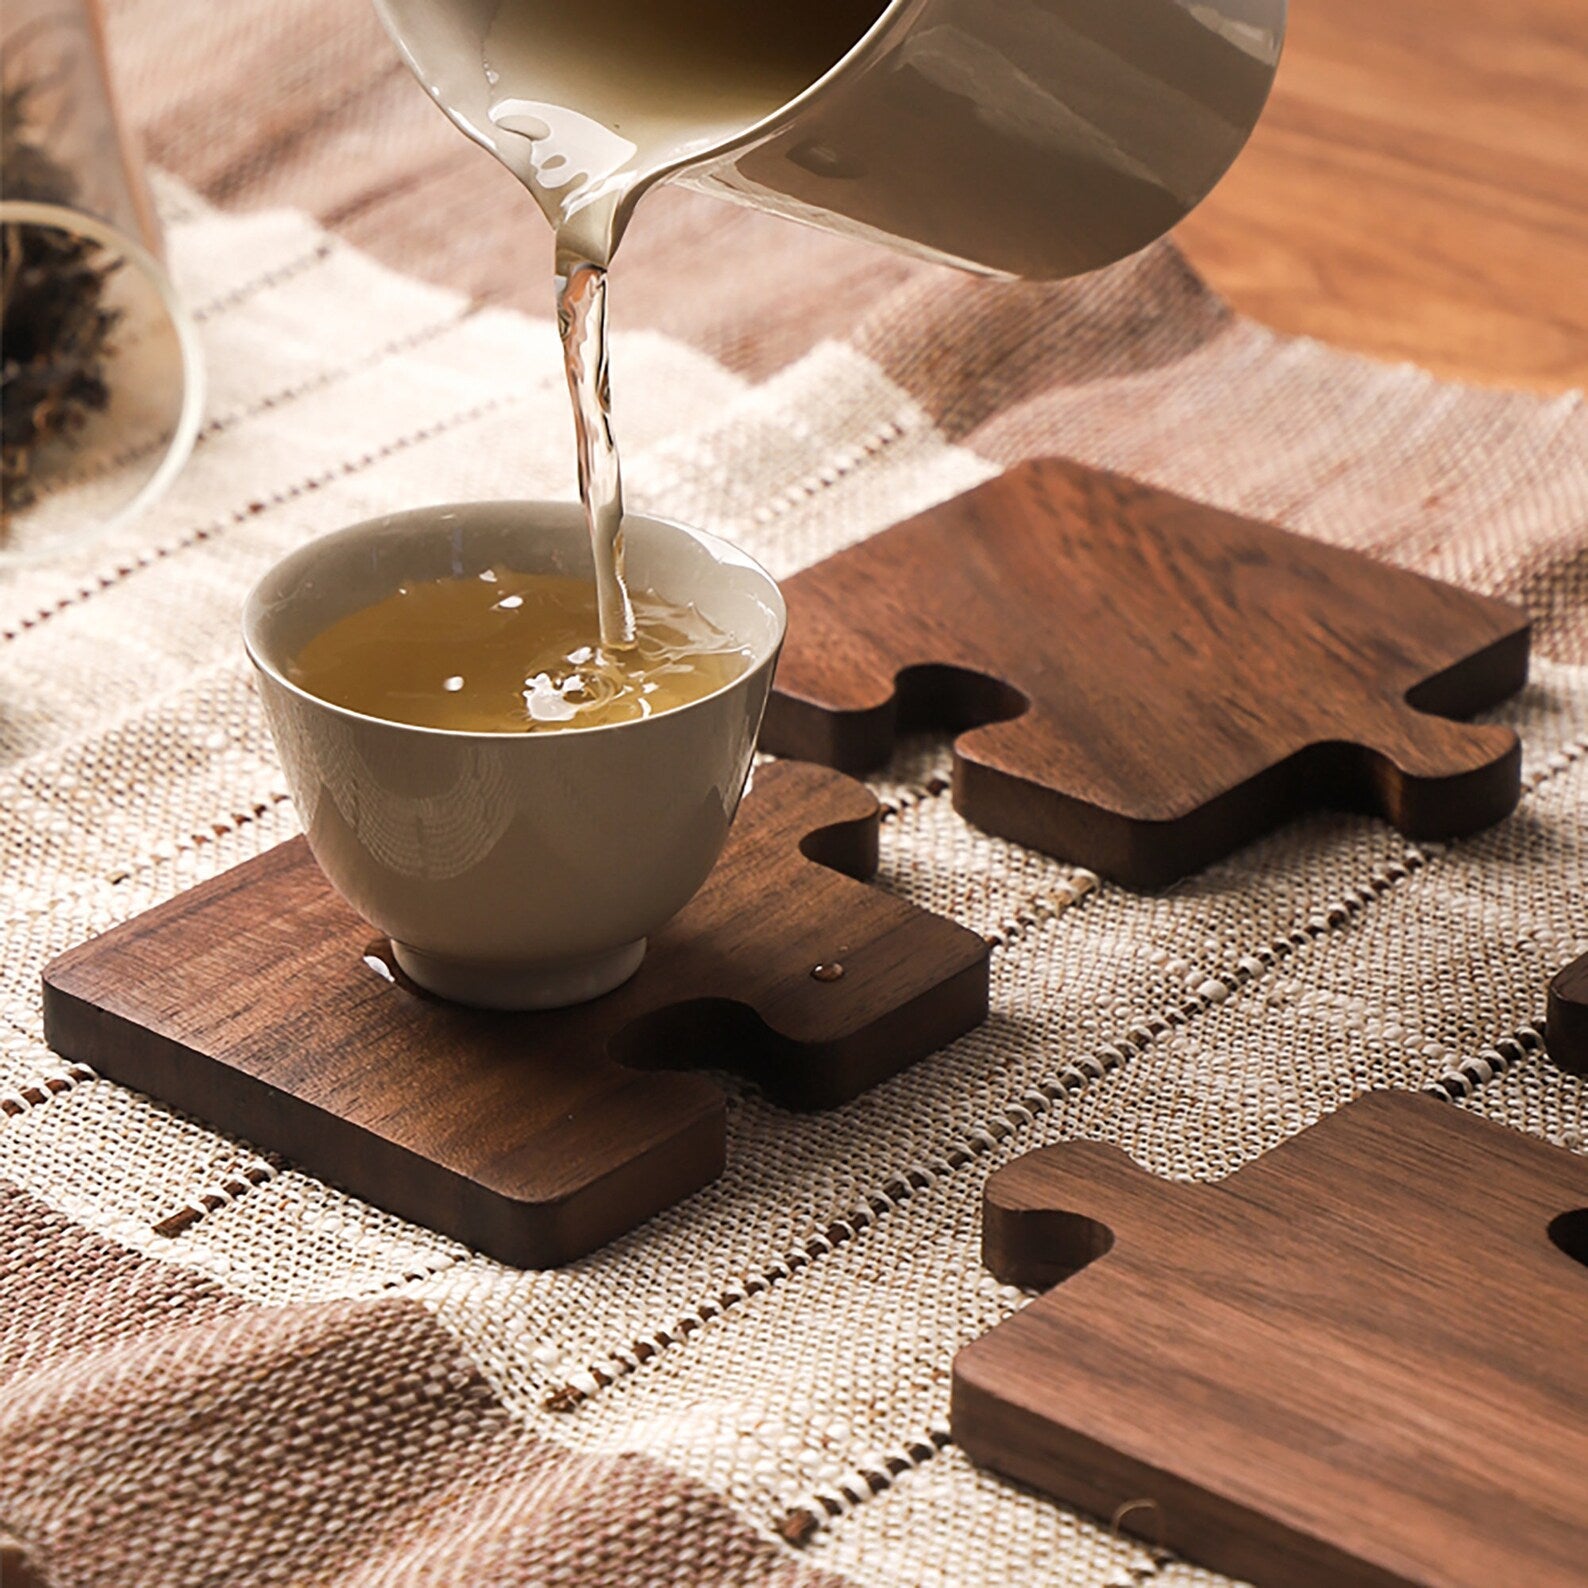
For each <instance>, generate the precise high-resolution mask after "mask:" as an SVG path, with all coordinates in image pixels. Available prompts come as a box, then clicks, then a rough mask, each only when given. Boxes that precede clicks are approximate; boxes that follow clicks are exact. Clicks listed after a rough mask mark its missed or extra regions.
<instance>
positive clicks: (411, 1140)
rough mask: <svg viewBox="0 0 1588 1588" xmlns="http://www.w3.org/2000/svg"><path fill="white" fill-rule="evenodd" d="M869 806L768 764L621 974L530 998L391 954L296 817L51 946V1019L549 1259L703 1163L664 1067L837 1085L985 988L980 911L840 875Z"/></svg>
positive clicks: (162, 1086) (121, 1058) (387, 1198)
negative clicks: (475, 998) (403, 962)
mask: <svg viewBox="0 0 1588 1588" xmlns="http://www.w3.org/2000/svg"><path fill="white" fill-rule="evenodd" d="M877 820H878V807H877V803H876V800H875V798H874V797H873V796H872V795H871V794H870V792H869V791H867V790H866V789H865V788H863V787H861V786H860V785H859V784H856V783H853V782H851V781H850V780H849V779H847V778H841V777H838V776H836V775H835V774H833V773H831V772H827V771H824V770H822V769H819V768H816V767H807V766H796V765H781V766H774V767H764V768H762V769H761V770H760V771H758V772H757V774H756V779H755V784H754V787H753V788H752V790H751V792H750V793H749V794H748V795H746V797H745V801H744V805H743V807H742V809H741V811H740V814H739V818H738V820H737V822H736V823H735V825H734V828H733V831H732V833H731V834H730V836H729V841H728V845H727V848H726V849H725V851H724V854H723V857H722V859H721V860H720V861H719V862H718V865H717V868H716V870H715V871H714V872H713V873H712V875H711V877H710V879H709V880H708V882H707V883H706V885H705V887H704V888H703V889H702V890H701V892H700V893H699V894H698V895H697V896H696V897H695V899H694V900H693V901H692V902H691V903H690V904H689V905H688V906H687V907H686V908H685V910H684V911H683V912H682V914H680V915H679V916H678V917H677V918H676V919H675V920H674V921H673V922H672V923H670V924H669V925H668V926H667V927H666V928H664V929H663V931H662V932H661V933H660V934H659V935H658V936H657V937H656V938H655V939H654V940H653V942H652V944H651V948H650V952H649V953H648V954H647V956H646V959H645V962H644V964H643V965H642V966H641V967H640V970H639V972H638V973H637V974H636V975H635V976H634V978H633V979H632V980H631V981H629V982H628V983H626V984H625V985H624V986H622V987H620V988H618V989H617V990H616V991H615V992H612V993H609V994H607V996H606V997H604V998H601V999H598V1000H596V1001H595V1002H593V1003H589V1004H584V1005H581V1006H579V1007H577V1008H574V1009H566V1010H555V1011H550V1012H546V1013H539V1014H528V1015H504V1014H495V1013H488V1012H485V1011H479V1010H471V1009H464V1008H461V1007H458V1006H455V1005H451V1004H446V1003H443V1002H441V1001H440V1000H438V999H434V998H430V997H427V996H424V995H422V994H419V993H417V992H415V991H410V990H409V989H408V987H407V986H405V985H403V984H401V983H400V982H394V981H393V980H392V977H391V971H390V968H389V966H388V965H387V963H386V960H385V957H384V949H385V945H384V943H383V942H381V941H374V942H372V938H373V936H374V934H373V933H372V932H371V929H370V928H369V927H368V926H366V925H365V924H364V923H363V922H362V921H361V920H359V918H358V917H357V916H356V915H355V914H354V913H353V912H352V910H351V909H350V907H349V906H348V905H346V904H345V903H344V902H343V901H342V900H341V898H340V897H338V895H337V894H335V893H334V892H333V891H332V890H331V888H330V886H329V884H328V883H326V882H325V880H324V878H323V877H322V876H321V874H320V871H319V869H318V868H317V867H316V866H315V864H314V861H313V858H312V856H311V855H310V853H309V850H308V846H307V845H306V844H305V843H304V842H303V840H301V839H296V840H294V841H292V842H291V843H287V844H283V845H281V846H280V847H278V848H276V849H274V850H271V851H269V852H268V853H266V854H264V855H261V856H259V857H258V858H256V859H254V860H251V861H249V862H247V863H246V864H244V865H241V866H238V867H237V868H235V869H234V870H232V871H229V872H227V873H225V874H224V875H222V876H220V877H217V878H215V879H213V880H212V881H210V882H207V883H204V884H202V885H201V886H199V887H197V888H195V889H193V890H192V891H191V892H188V893H186V894H182V895H179V896H178V897H177V898H175V899H172V900H171V901H169V902H168V903H166V904H164V905H162V906H160V907H158V908H157V909H154V910H152V911H150V912H148V913H147V914H146V915H143V916H140V917H138V918H136V919H135V920H132V921H130V922H127V923H126V924H124V925H122V926H120V927H117V928H115V929H114V930H112V931H110V932H108V933H106V934H105V935H104V936H102V937H99V938H96V939H94V940H93V941H92V942H89V943H87V944H84V945H83V946H81V947H79V948H76V949H73V950H70V951H69V952H67V953H66V954H64V955H62V956H61V957H60V958H58V959H57V960H55V961H54V962H53V963H52V964H51V965H50V966H49V967H47V968H46V970H45V973H44V1019H45V1031H46V1035H47V1037H48V1039H49V1041H50V1043H51V1045H52V1046H53V1047H54V1048H55V1049H56V1051H57V1052H58V1053H60V1054H62V1055H63V1056H65V1057H67V1058H71V1059H75V1060H78V1061H80V1062H82V1063H85V1064H90V1065H92V1066H93V1067H94V1068H95V1069H97V1070H99V1071H100V1072H102V1073H103V1074H105V1075H108V1076H110V1077H112V1078H113V1079H115V1080H118V1081H121V1082H123V1083H125V1084H126V1085H129V1086H134V1087H137V1088H138V1089H140V1090H142V1091H146V1092H149V1093H152V1094H153V1095H154V1096H157V1097H160V1098H163V1099H165V1100H166V1101H167V1102H170V1103H173V1104H175V1105H176V1106H177V1107H178V1108H181V1109H184V1110H186V1111H188V1112H190V1113H193V1114H196V1115H198V1116H199V1117H200V1118H202V1119H204V1120H207V1121H208V1122H209V1123H211V1124H213V1125H216V1126H218V1127H220V1128H221V1129H223V1130H227V1131H231V1132H234V1133H236V1134H238V1135H241V1136H244V1137H246V1138H248V1139H249V1140H251V1141H253V1142H254V1143H256V1144H257V1145H259V1146H260V1147H263V1148H267V1149H272V1150H275V1151H278V1152H281V1153H284V1154H286V1155H287V1156H288V1157H290V1158H292V1159H295V1160H296V1161H297V1162H298V1163H300V1164H301V1165H302V1166H303V1167H304V1168H305V1169H307V1170H308V1171H309V1172H310V1173H312V1174H316V1175H318V1176H320V1177H322V1178H324V1179H327V1180H330V1181H332V1182H334V1183H336V1184H339V1185H341V1186H344V1187H345V1188H346V1189H347V1190H349V1191H351V1192H353V1193H354V1194H355V1195H358V1196H361V1197H364V1198H365V1199H366V1200H368V1201H370V1202H373V1203H376V1204H377V1205H378V1206H381V1207H384V1208H388V1209H390V1210H391V1211H392V1212H394V1213H397V1214H400V1215H402V1216H403V1217H405V1218H410V1219H414V1220H416V1221H417V1222H419V1223H421V1224H426V1225H429V1226H430V1227H431V1228H433V1229H436V1230H439V1231H441V1232H442V1233H444V1234H447V1235H452V1236H455V1237H456V1238H457V1239H459V1240H462V1241H465V1242H467V1243H468V1244H469V1245H471V1246H475V1247H478V1248H479V1249H480V1250H482V1251H485V1252H487V1253H489V1254H491V1255H492V1256H494V1257H498V1258H500V1259H502V1260H503V1261H504V1262H509V1263H515V1264H518V1265H520V1266H532V1267H544V1266H547V1265H549V1264H554V1263H561V1262H566V1261H569V1260H570V1259H572V1258H574V1257H578V1256H580V1255H582V1254H583V1253H585V1252H588V1251H590V1250H592V1249H593V1248H595V1247H597V1246H599V1245H601V1244H603V1243H604V1242H606V1241H608V1240H611V1239H612V1238H613V1237H614V1236H616V1235H619V1234H622V1233H623V1232H624V1231H626V1230H628V1229H631V1228H632V1227H633V1226H634V1225H636V1224H638V1223H640V1222H642V1221H643V1220H644V1219H646V1218H649V1217H650V1216H651V1215H652V1214H654V1213H657V1212H659V1211H660V1210H662V1209H663V1208H666V1207H669V1206H671V1205H672V1204H673V1203H675V1202H677V1201H679V1200H680V1199H682V1198H683V1197H686V1196H688V1195H689V1194H690V1193H691V1192H693V1191H696V1190H698V1189H699V1188H700V1187H702V1186H704V1185H706V1184H708V1183H709V1182H710V1181H711V1180H712V1179H714V1178H715V1177H716V1175H717V1174H718V1173H720V1171H721V1169H722V1166H723V1155H724V1150H725V1122H724V1110H725V1103H724V1097H723V1093H722V1091H721V1089H720V1088H719V1087H718V1086H717V1085H716V1084H715V1083H714V1082H713V1081H711V1080H709V1079H708V1078H707V1077H705V1076H702V1075H694V1074H679V1073H672V1072H676V1071H681V1070H688V1069H692V1068H705V1067H710V1068H714V1069H733V1070H736V1071H738V1072H739V1073H740V1074H743V1075H746V1076H748V1077H750V1078H751V1079H753V1080H754V1081H755V1082H756V1083H757V1084H759V1085H760V1086H761V1087H762V1088H763V1089H764V1090H765V1091H766V1092H767V1093H768V1094H769V1095H770V1096H771V1097H772V1098H774V1099H775V1100H777V1101H778V1102H780V1103H784V1104H786V1105H788V1106H790V1107H797V1108H816V1107H827V1106H830V1105H834V1104H838V1103H842V1102H845V1101H847V1100H848V1099H850V1098H852V1097H854V1096H855V1095H856V1094H858V1093H859V1092H861V1091H863V1090H865V1088H867V1087H869V1086H872V1085H874V1084H876V1083H877V1082H878V1081H881V1080H883V1079H885V1078H886V1077H887V1076H889V1075H892V1074H894V1073H896V1072H897V1071H899V1070H901V1069H903V1068H905V1067H906V1066H907V1065H909V1064H911V1063H913V1062H914V1061H915V1060H916V1059H918V1058H921V1057H923V1056H924V1055H925V1054H927V1053H930V1052H932V1051H933V1050H934V1049H936V1048H939V1047H941V1046H942V1045H943V1044H944V1043H946V1042H949V1041H951V1040H952V1039H953V1038H954V1037H956V1036H959V1035H960V1034H961V1033H963V1032H964V1031H967V1030H969V1029H970V1028H971V1027H972V1026H974V1025H976V1024H977V1023H978V1022H979V1021H980V1020H981V1019H982V1017H983V1016H984V1015H985V1013H986V1009H987V945H986V944H985V943H984V942H983V941H982V939H981V938H980V937H978V936H977V935H976V934H975V933H973V932H970V931H968V930H966V929H965V928H964V927H961V926H957V925H955V924H954V923H953V922H950V921H946V920H943V919H941V918H940V917H937V916H934V915H930V914H928V913H927V912H925V911H923V910H920V909H917V908H916V907H915V906H913V905H910V904H906V903H905V902H904V901H903V900H900V899H897V898H894V897H893V896H891V895H889V894H887V893H884V892H882V891H881V890H880V889H877V888H873V887H869V886H867V885H865V884H864V883H863V882H862V881H859V880H856V879H859V878H863V877H868V876H870V874H871V873H872V872H873V871H874V870H875V867H876V855H877V850H876V835H877ZM818 966H822V967H842V974H840V975H836V976H835V975H833V974H832V973H831V970H830V969H829V970H824V972H823V974H822V975H820V976H815V975H813V974H812V971H813V970H814V969H816V968H817V967H818ZM382 973H384V974H382Z"/></svg>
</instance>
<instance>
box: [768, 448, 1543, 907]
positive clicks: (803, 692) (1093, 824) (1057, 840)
mask: <svg viewBox="0 0 1588 1588" xmlns="http://www.w3.org/2000/svg"><path fill="white" fill-rule="evenodd" d="M785 594H786V596H787V598H788V601H789V612H790V621H789V639H788V643H787V645H786V646H785V648H784V652H783V657H782V660H781V662H780V664H779V669H778V676H777V680H776V684H775V688H774V693H773V699H772V703H771V705H770V707H769V709H768V713H767V720H766V725H765V727H764V728H763V732H762V742H763V744H765V745H766V746H767V747H768V748H770V749H773V750H776V751H779V752H781V753H785V754H792V755H799V756H802V757H805V758H807V759H811V760H819V761H823V762H826V763H827V764H830V765H834V766H839V767H842V768H844V769H845V770H849V771H863V770H866V769H868V768H870V767H873V766H876V765H880V764H881V763H882V762H884V761H885V760H886V759H887V758H888V756H889V755H890V754H891V752H892V749H893V745H894V743H895V740H896V736H897V734H898V733H899V732H900V731H904V730H906V729H908V728H910V727H925V726H932V727H938V728H944V729H947V730H948V731H950V732H955V733H958V734H959V738H958V741H957V743H956V746H955V778H954V798H955V804H956V807H957V808H958V809H959V810H960V811H961V812H962V813H963V814H964V815H965V816H967V817H968V818H969V819H970V820H972V821H975V822H977V823H978V824H979V825H981V826H983V827H985V828H987V829H988V830H989V831H991V832H995V833H997V834H999V835H1000V836H1003V837H1007V838H1013V839H1015V840H1017V841H1019V842H1023V843H1026V844H1029V845H1031V846H1033V847H1036V848H1039V849H1043V850H1046V851H1048V852H1050V853H1053V854H1057V855H1059V856H1060V857H1061V858H1065V859H1070V860H1075V861H1078V862H1080V863H1082V864H1085V865H1088V866H1090V867H1092V868H1093V869H1095V870H1098V871H1100V872H1102V873H1104V874H1105V875H1109V876H1113V877H1115V878H1117V879H1119V880H1121V881H1124V882H1127V883H1130V884H1132V885H1137V886H1156V885H1159V884H1162V883H1164V882H1167V881H1170V880H1173V879H1174V878H1175V877H1178V876H1181V875H1184V874H1186V873H1187V872H1188V871H1191V870H1195V869H1197V868H1198V867H1200V866H1202V865H1205V864H1207V863H1208V862H1209V861H1211V860H1213V859H1216V858H1218V857H1219V856H1220V855H1222V854H1225V853H1228V852H1229V850H1230V849H1232V848H1235V847H1237V846H1238V845H1239V844H1241V843H1243V842H1246V841H1248V840H1249V839H1250V838H1252V837H1255V836H1257V835H1258V834H1259V833H1261V832H1263V831H1266V830H1267V829H1268V828H1270V827H1272V826H1273V825H1275V824H1276V823H1277V822H1280V821H1282V820H1284V819H1286V818H1287V817H1289V816H1291V815H1294V814H1295V813H1297V812H1298V811H1301V810H1304V809H1306V808H1308V807H1309V806H1313V805H1317V804H1327V805H1337V806H1343V807H1350V808H1363V809H1368V810H1371V811H1374V812H1377V813H1379V814H1382V815H1384V816H1385V817H1387V818H1388V819H1389V820H1391V821H1393V822H1395V823H1396V825H1398V826H1400V827H1401V828H1402V830H1404V831H1406V832H1407V833H1408V834H1409V835H1410V836H1413V837H1425V838H1432V837H1449V836H1453V835H1455V834H1456V833H1459V832H1465V831H1470V830H1473V829H1475V828H1477V827H1481V826H1485V825H1487V824H1489V823H1490V822H1493V821H1495V820H1497V819H1498V818H1500V817H1501V816H1503V815H1505V814H1506V813H1507V812H1508V811H1509V810H1510V809H1511V808H1512V806H1514V804H1515V802H1516V799H1517V796H1518V793H1519V789H1520V748H1519V746H1518V744H1517V741H1516V738H1515V735H1514V734H1512V733H1511V732H1510V731H1509V730H1508V729H1505V728H1503V727H1496V726H1472V725H1469V724H1464V723H1459V722H1453V721H1449V720H1447V717H1448V716H1450V715H1466V714H1470V713H1472V712H1475V711H1478V710H1481V709H1483V708H1484V707H1486V706H1489V705H1493V704H1495V703H1496V702H1497V701H1499V700H1501V699H1504V698H1505V697H1506V696H1507V695H1508V694H1510V693H1512V692H1513V691H1514V690H1516V689H1517V688H1519V687H1520V686H1521V684H1522V683H1523V682H1524V681H1525V679H1526V673H1527V651H1528V625H1527V620H1526V618H1525V616H1524V615H1523V614H1521V613H1519V612H1517V611H1515V610H1514V609H1512V608H1510V607H1507V606H1505V605H1503V604H1502V603H1500V602H1497V601H1492V600H1489V599H1488V598H1485V597H1481V596H1475V595H1472V594H1470V593H1468V592H1466V591H1462V590H1457V589H1455V588H1453V587H1452V586H1449V585H1444V584H1440V583H1438V582H1436V581H1433V580H1430V579H1426V578H1424V577H1422V576H1421V575H1417V574H1412V573H1408V572H1406V571H1405V570H1402V569H1396V568H1391V567H1388V566H1385V565H1384V564H1381V563H1378V562H1375V561H1373V560H1372V559H1370V558H1367V557H1364V556H1362V555H1360V554H1358V553H1354V552H1350V551H1345V550H1341V549H1340V548H1338V547H1333V546H1328V545H1325V544H1322V543H1320V542H1316V541H1311V540H1307V539H1304V538H1302V537H1300V536H1296V535H1291V534H1288V533H1286V532H1285V531H1283V530H1279V529H1276V528H1274V527H1273V526H1270V525H1266V524H1260V523H1256V522H1254V521H1252V520H1248V519H1243V518H1239V517H1237V516H1235V515H1233V514H1229V513H1223V512H1220V511H1218V510H1216V509H1213V508H1210V507H1206V506H1202V505H1199V504H1196V503H1192V502H1189V501H1186V500H1185V499H1183V498H1180V497H1175V496H1172V495H1170V494H1168V493H1166V492H1163V491H1159V490H1156V489H1154V488H1152V487H1150V486H1146V485H1142V484H1140V483H1138V482H1135V481H1131V480H1128V479H1124V478H1123V477H1121V476H1117V475H1110V474H1106V473H1102V472H1100V471H1097V470H1091V469H1086V468H1083V467H1081V466H1079V465H1076V464H1072V463H1067V462H1064V461H1062V460H1056V459H1048V460H1043V461H1039V462H1035V463H1029V464H1025V465H1022V466H1020V467H1019V468H1016V469H1013V470H1011V471H1009V472H1008V473H1007V474H1005V475H1003V476H1002V477H1001V478H999V479H997V480H995V481H992V482H990V483H988V484H986V485H983V486H980V487H978V488H977V489H975V490H973V491H971V492H968V493H967V494H965V495H964V496H961V497H958V498H956V499H955V500H953V501H951V502H947V503H944V504H941V505H940V506H938V507H935V508H932V509H929V510H928V511H927V512H925V513H923V514H920V515H919V516H917V517H916V518H914V519H911V520H908V521H906V522H905V523H902V524H898V525H895V526H894V527H893V528H892V529H890V530H887V531H885V532H884V533H883V534H881V535H879V536H875V537H873V538H872V539H871V540H868V541H865V542H862V543H861V544H859V545H857V546H854V547H851V548H849V549H848V550H846V551H844V552H840V553H838V554H837V555H836V556H834V557H831V558H828V559H827V560H826V561H825V562H823V563H820V564H818V565H816V566H815V567H813V568H809V569H806V570H805V571H804V572H802V573H800V574H798V575H796V576H795V578H794V579H792V580H790V581H789V582H788V584H787V586H786V588H785ZM1413 702H1415V705H1414V704H1413ZM1418 708H1426V709H1418ZM1430 712H1438V713H1441V715H1430Z"/></svg>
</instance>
